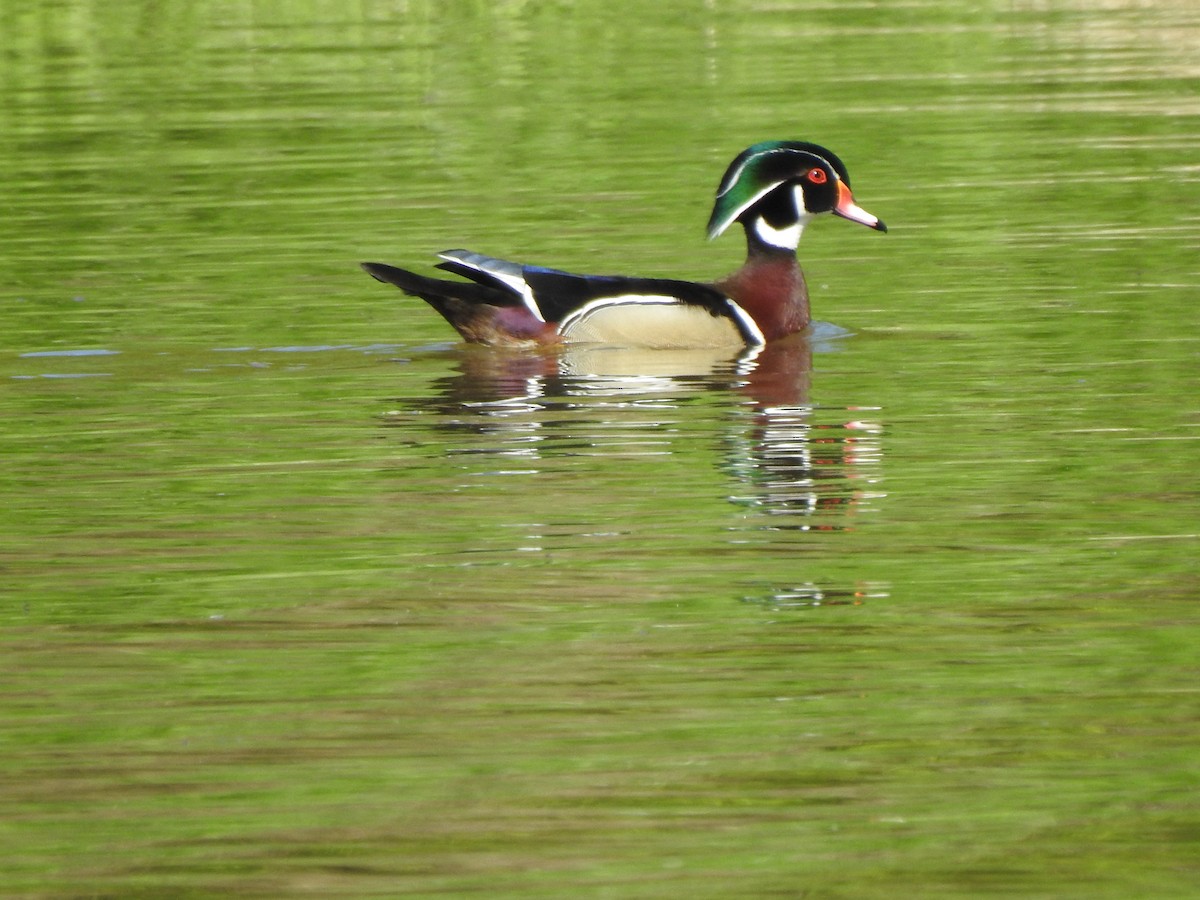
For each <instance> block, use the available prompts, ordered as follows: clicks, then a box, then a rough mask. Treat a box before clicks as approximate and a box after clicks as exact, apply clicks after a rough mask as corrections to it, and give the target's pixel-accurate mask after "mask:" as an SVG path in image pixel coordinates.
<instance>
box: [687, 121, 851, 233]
mask: <svg viewBox="0 0 1200 900" xmlns="http://www.w3.org/2000/svg"><path fill="white" fill-rule="evenodd" d="M814 166H823V167H830V168H832V169H833V171H834V172H836V173H837V175H838V177H839V178H840V179H841V180H842V181H844V182H845V183H846V186H847V187H849V185H850V178H849V176H847V174H846V167H845V166H843V165H842V161H841V160H840V159H838V158H837V157H836V156H834V155H833V154H832V153H830V152H829V151H828V150H826V149H825V148H824V147H819V146H817V145H816V144H809V143H805V142H803V141H763V142H762V143H760V144H755V145H754V146H753V147H747V148H746V149H745V150H743V151H742V152H741V153H739V154H738V157H737V159H735V160H734V161H733V162H731V163H730V164H729V168H728V169H726V170H725V176H724V177H723V178H722V179H721V184H720V187H718V188H717V200H716V203H715V204H714V205H713V211H712V215H711V216H710V217H709V220H708V236H709V238H710V239H711V238H715V237H717V235H719V234H721V232H723V231H724V230H725V229H726V228H728V227H729V226H730V225H732V224H733V223H734V222H736V221H737V219H738V217H739V216H741V215H742V213H744V212H745V211H746V210H747V209H749V208H750V207H752V206H753V205H754V204H755V203H757V202H758V201H759V200H761V199H762V198H763V197H765V196H766V195H767V194H769V193H771V191H773V190H775V189H776V188H777V187H779V186H780V185H783V184H786V183H787V182H789V181H792V180H794V179H796V178H799V177H800V176H801V175H802V174H803V173H804V172H806V171H808V170H809V169H811V168H813V167H814Z"/></svg>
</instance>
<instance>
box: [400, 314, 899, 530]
mask: <svg viewBox="0 0 1200 900" xmlns="http://www.w3.org/2000/svg"><path fill="white" fill-rule="evenodd" d="M451 352H452V353H453V354H454V361H455V364H456V367H457V369H458V371H457V372H455V373H454V374H451V375H448V376H446V377H444V378H442V379H441V381H440V384H439V386H438V387H439V389H438V391H437V394H436V395H435V397H433V398H431V399H430V400H428V401H423V402H422V401H417V402H419V403H421V405H423V406H425V407H426V408H427V409H429V411H436V412H437V413H438V420H437V423H436V425H435V427H437V428H438V429H439V430H441V431H443V432H445V433H448V434H451V435H453V441H452V442H451V446H450V450H449V452H450V453H453V454H460V455H466V454H471V455H479V456H481V457H482V458H483V459H485V460H486V459H489V458H490V460H491V462H488V463H484V465H493V466H494V463H495V460H496V458H497V457H501V458H507V459H508V460H509V461H510V462H511V461H512V459H513V458H514V457H519V458H520V459H521V460H522V465H521V467H520V468H519V469H508V468H505V469H502V470H500V472H501V473H502V474H511V473H520V474H527V475H528V474H535V473H536V472H538V471H540V470H541V469H542V468H545V467H546V464H547V463H548V462H549V460H550V459H552V458H553V457H555V456H559V457H564V456H600V455H613V454H614V453H617V454H619V455H621V456H622V457H628V456H638V455H646V454H650V455H656V456H661V455H663V454H676V453H678V452H680V449H681V448H680V447H679V446H678V443H679V442H680V441H681V440H682V438H681V435H682V434H683V432H684V431H686V433H687V435H688V436H689V437H694V436H695V434H696V429H702V428H704V427H705V423H706V422H707V424H708V425H709V426H710V429H709V430H710V431H711V432H712V433H713V435H714V437H715V438H716V440H717V442H718V443H719V445H720V446H721V449H722V451H723V452H722V456H723V461H722V462H723V464H722V466H721V468H722V469H723V470H724V471H726V472H727V473H729V475H730V476H731V478H732V484H731V485H730V490H729V494H728V497H729V500H730V501H731V502H733V503H735V504H737V505H738V506H740V507H742V508H743V509H744V510H745V516H744V517H742V519H741V520H740V521H739V523H738V525H737V526H736V527H735V531H738V532H740V533H742V534H747V532H759V533H762V532H785V531H841V530H844V529H846V528H849V527H852V522H853V518H854V516H855V514H856V512H857V511H859V510H860V509H861V507H862V505H863V504H864V503H867V502H870V501H871V500H872V499H874V498H875V497H876V496H879V495H877V494H876V493H875V489H874V487H873V486H874V484H875V482H876V481H877V479H878V476H879V471H878V470H879V461H880V459H879V457H880V454H879V443H878V434H879V429H878V427H877V426H875V425H873V424H870V423H868V422H863V421H862V420H861V418H860V416H861V411H860V410H859V409H848V408H840V409H839V408H829V407H817V406H814V405H813V404H812V402H811V399H810V388H811V380H812V355H813V341H812V339H811V337H810V336H809V335H795V336H793V337H791V338H788V339H785V340H781V341H776V342H774V343H771V344H768V345H766V346H764V347H755V348H751V349H748V350H745V351H743V352H741V353H740V354H736V355H732V354H731V353H730V351H729V350H727V349H726V350H661V349H658V350H639V349H629V348H621V347H615V346H610V345H593V346H589V345H580V346H576V347H571V348H559V349H556V350H554V351H544V352H539V353H529V352H527V351H526V352H515V351H508V350H504V349H500V348H491V347H479V346H461V347H456V348H454V350H452V351H451ZM407 403H408V405H411V404H412V401H408V402H407ZM685 410H686V416H685V415H681V412H682V411H685ZM685 422H686V423H687V428H686V429H685V428H684V427H683V423H685ZM692 423H696V428H692V427H691V425H692ZM394 424H397V425H399V424H401V422H400V421H395V422H394ZM693 446H694V445H693ZM539 463H541V465H539ZM493 471H495V470H493ZM656 477H657V476H656ZM650 487H652V488H654V489H658V485H651V486H650ZM747 536H748V535H747Z"/></svg>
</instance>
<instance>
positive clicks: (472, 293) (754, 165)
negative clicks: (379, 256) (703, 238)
mask: <svg viewBox="0 0 1200 900" xmlns="http://www.w3.org/2000/svg"><path fill="white" fill-rule="evenodd" d="M824 213H833V214H834V215H836V216H841V217H842V218H844V219H849V220H850V221H851V222H858V223H859V224H862V225H866V226H867V227H868V228H874V229H875V230H876V231H887V227H886V226H885V225H884V224H883V222H881V221H880V220H879V219H878V218H877V217H875V216H873V215H871V214H870V213H869V212H867V211H866V210H865V209H863V208H862V207H860V206H859V205H858V204H856V203H855V202H854V196H853V195H852V194H851V193H850V176H849V175H848V174H847V172H846V167H845V166H844V165H843V164H842V161H841V160H840V159H838V158H837V156H835V155H834V154H833V153H831V152H829V151H828V150H826V149H825V148H824V147H819V146H817V145H816V144H809V143H804V142H801V141H764V142H763V143H759V144H755V145H754V146H752V147H748V148H747V149H745V150H743V151H742V152H741V153H740V154H738V156H737V158H736V159H735V160H734V161H733V162H732V163H730V164H729V168H728V169H726V170H725V176H724V177H723V178H722V179H721V184H720V186H719V187H718V188H717V199H716V203H715V204H714V206H713V211H712V216H711V217H710V218H709V220H708V237H709V239H712V238H715V237H717V236H718V235H720V234H721V233H722V232H723V231H725V229H727V228H728V227H729V226H730V225H732V224H733V223H734V222H741V223H742V227H743V228H744V229H745V232H746V246H747V253H746V262H745V263H744V264H743V265H742V267H741V268H740V269H738V270H737V271H736V272H734V273H733V274H731V275H728V276H727V277H725V278H722V279H720V280H718V281H714V282H709V283H701V282H692V281H675V280H672V279H666V278H636V277H627V276H613V275H576V274H572V273H569V272H560V271H558V270H557V269H547V268H543V267H541V266H526V265H522V264H520V263H514V262H507V261H505V260H502V259H493V258H492V257H490V256H483V255H481V254H479V253H472V252H470V251H468V250H446V251H444V252H443V253H439V254H438V256H439V257H440V258H441V259H442V260H443V262H442V263H441V264H439V265H438V266H437V268H439V269H444V270H446V271H448V272H453V273H454V274H455V275H460V276H462V277H464V278H466V279H468V280H466V281H457V280H455V281H450V280H443V279H436V278H427V277H425V276H423V275H417V274H415V273H413V272H409V271H407V270H405V269H398V268H395V267H394V266H388V265H384V264H383V263H363V264H362V265H363V268H364V269H366V271H367V272H368V273H370V274H371V275H372V276H374V277H375V278H376V279H378V280H379V281H383V282H386V283H388V284H394V285H395V286H396V287H398V288H400V290H402V291H404V292H405V293H408V294H412V295H414V296H417V297H420V298H422V299H423V300H425V301H427V302H428V303H429V305H430V306H432V307H433V308H434V309H436V310H437V311H438V312H439V313H441V314H442V316H443V317H444V318H445V319H446V321H448V322H449V323H450V324H451V325H453V326H454V328H455V329H457V331H458V333H459V334H461V335H462V336H463V337H464V338H465V339H466V340H467V341H469V342H472V343H480V344H492V345H500V346H527V347H528V346H538V345H547V344H560V343H576V342H594V343H616V344H625V345H632V346H639V347H654V348H689V347H696V348H700V347H724V346H729V347H740V346H760V345H763V344H766V343H767V342H769V341H773V340H776V339H778V338H782V337H784V336H786V335H789V334H793V333H795V332H797V331H801V330H803V329H804V328H805V327H807V325H808V323H809V306H808V289H807V287H806V286H805V283H804V273H803V272H802V271H801V270H800V264H799V262H798V261H797V260H796V247H797V245H798V244H799V242H800V234H801V233H802V232H803V231H804V226H805V225H807V224H808V223H809V221H810V220H811V219H813V218H814V217H815V216H819V215H822V214H824Z"/></svg>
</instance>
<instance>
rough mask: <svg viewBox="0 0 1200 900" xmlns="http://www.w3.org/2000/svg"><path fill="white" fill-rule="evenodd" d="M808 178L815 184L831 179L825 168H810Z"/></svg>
mask: <svg viewBox="0 0 1200 900" xmlns="http://www.w3.org/2000/svg"><path fill="white" fill-rule="evenodd" d="M807 178H808V180H809V181H811V182H812V183H813V184H824V183H825V182H826V181H828V180H829V176H828V175H826V174H825V170H824V169H809V170H808V176H807Z"/></svg>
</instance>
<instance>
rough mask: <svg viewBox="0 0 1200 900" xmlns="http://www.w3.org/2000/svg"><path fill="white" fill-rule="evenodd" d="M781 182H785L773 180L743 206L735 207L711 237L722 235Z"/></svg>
mask: <svg viewBox="0 0 1200 900" xmlns="http://www.w3.org/2000/svg"><path fill="white" fill-rule="evenodd" d="M781 184H783V182H782V181H773V182H771V183H770V184H768V185H767V186H766V187H765V188H763V189H762V190H761V191H759V192H758V193H757V194H755V195H754V196H753V197H751V198H750V199H749V200H747V201H746V202H745V203H743V204H742V205H741V206H739V207H738V208H737V209H735V210H734V211H733V212H731V213H730V214H729V215H727V216H726V217H725V221H724V222H722V223H721V227H720V228H718V229H717V230H716V231H715V232H713V234H711V235H710V237H718V236H720V234H721V233H722V232H723V231H724V230H725V229H726V228H728V227H729V226H730V225H732V224H733V223H734V222H736V221H737V218H738V216H740V215H741V214H742V213H744V212H745V211H746V210H748V209H749V208H750V207H752V206H753V205H754V204H755V203H757V202H758V201H759V200H761V199H762V198H763V197H765V196H767V194H769V193H771V191H773V190H775V188H777V187H779V186H780V185H781Z"/></svg>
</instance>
